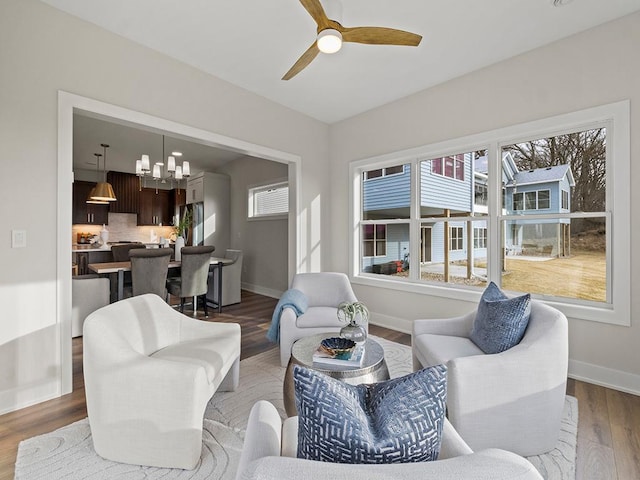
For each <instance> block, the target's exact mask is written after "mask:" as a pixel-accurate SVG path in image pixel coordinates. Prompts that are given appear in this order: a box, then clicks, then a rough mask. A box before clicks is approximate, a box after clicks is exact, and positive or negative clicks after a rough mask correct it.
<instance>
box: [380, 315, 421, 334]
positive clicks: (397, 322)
mask: <svg viewBox="0 0 640 480" xmlns="http://www.w3.org/2000/svg"><path fill="white" fill-rule="evenodd" d="M369 323H371V324H372V325H378V326H379V327H385V328H390V329H391V330H396V331H398V332H402V333H408V334H409V335H411V330H412V328H413V322H412V321H411V320H407V319H404V318H397V317H392V316H390V315H383V314H381V313H378V312H370V317H369Z"/></svg>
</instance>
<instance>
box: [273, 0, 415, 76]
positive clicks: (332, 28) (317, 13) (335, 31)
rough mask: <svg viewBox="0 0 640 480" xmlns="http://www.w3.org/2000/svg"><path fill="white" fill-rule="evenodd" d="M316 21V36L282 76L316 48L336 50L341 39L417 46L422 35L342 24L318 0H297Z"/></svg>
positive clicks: (294, 69) (296, 70)
mask: <svg viewBox="0 0 640 480" xmlns="http://www.w3.org/2000/svg"><path fill="white" fill-rule="evenodd" d="M300 3H301V4H302V6H303V7H304V8H305V9H306V10H307V12H309V14H310V15H311V17H313V19H314V20H315V22H316V24H317V25H318V37H317V38H316V40H315V41H314V42H313V44H312V45H311V46H310V47H309V48H308V49H307V51H306V52H304V53H303V54H302V56H301V57H300V58H299V59H298V61H297V62H296V63H294V64H293V67H291V68H290V69H289V71H288V72H287V73H285V75H284V77H282V80H289V79H291V78H293V77H294V76H296V75H297V74H298V73H300V72H301V71H302V70H303V69H304V68H305V67H306V66H307V65H309V64H310V63H311V62H312V61H313V59H314V58H316V56H317V55H318V53H319V52H323V53H335V52H337V51H338V50H340V47H341V46H342V42H354V43H366V44H368V45H406V46H411V47H417V46H418V45H419V44H420V41H421V40H422V36H421V35H418V34H415V33H411V32H405V31H404V30H396V29H393V28H385V27H343V26H342V25H340V23H339V22H337V21H335V20H331V19H330V18H328V17H327V14H326V13H325V11H324V8H322V4H321V3H320V0H300Z"/></svg>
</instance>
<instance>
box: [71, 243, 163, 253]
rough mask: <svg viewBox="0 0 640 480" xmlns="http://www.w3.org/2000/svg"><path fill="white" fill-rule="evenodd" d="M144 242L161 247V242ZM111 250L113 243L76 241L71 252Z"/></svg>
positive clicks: (147, 244) (148, 245)
mask: <svg viewBox="0 0 640 480" xmlns="http://www.w3.org/2000/svg"><path fill="white" fill-rule="evenodd" d="M140 243H142V245H146V246H147V247H159V246H160V244H159V243H157V242H156V243H151V242H149V243H144V242H140ZM169 245H170V246H171V245H173V243H170V244H169ZM110 251H111V245H109V244H107V245H104V246H100V245H96V244H93V243H85V244H81V243H80V244H76V243H74V244H73V245H72V246H71V252H72V253H78V252H110Z"/></svg>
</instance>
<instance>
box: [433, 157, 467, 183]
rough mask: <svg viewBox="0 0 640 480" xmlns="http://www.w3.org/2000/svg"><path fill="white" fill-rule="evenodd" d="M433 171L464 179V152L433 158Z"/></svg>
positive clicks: (437, 173)
mask: <svg viewBox="0 0 640 480" xmlns="http://www.w3.org/2000/svg"><path fill="white" fill-rule="evenodd" d="M431 173H434V174H436V175H442V176H445V177H449V178H455V179H456V180H463V181H464V154H458V155H450V156H447V157H441V158H434V159H432V160H431Z"/></svg>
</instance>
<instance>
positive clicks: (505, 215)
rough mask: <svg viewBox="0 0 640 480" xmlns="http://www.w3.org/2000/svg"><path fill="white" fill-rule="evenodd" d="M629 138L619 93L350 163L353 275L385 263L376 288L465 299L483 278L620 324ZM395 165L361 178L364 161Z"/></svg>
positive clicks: (373, 273) (624, 309)
mask: <svg viewBox="0 0 640 480" xmlns="http://www.w3.org/2000/svg"><path fill="white" fill-rule="evenodd" d="M614 127H615V128H614ZM532 132H535V133H532ZM541 132H542V133H541ZM629 138H630V135H629V104H628V102H621V103H619V104H613V105H609V106H604V107H596V108H593V109H589V110H585V111H581V112H576V113H573V114H567V115H563V116H559V117H555V118H550V119H545V120H540V121H536V122H532V123H530V124H523V125H518V126H515V127H508V128H505V129H501V130H497V131H492V132H487V133H485V134H477V135H473V136H471V137H465V138H461V139H458V140H452V141H447V142H443V143H439V144H436V145H430V146H424V147H420V148H416V149H411V150H408V151H404V152H399V153H397V154H389V155H384V156H382V157H377V158H375V159H370V160H364V161H358V162H354V163H353V164H352V172H353V174H354V178H357V179H358V182H357V187H355V185H356V184H354V187H355V188H356V190H357V194H356V195H354V197H353V199H354V202H355V205H354V208H353V213H354V215H356V218H355V220H356V223H359V224H360V227H359V228H360V232H361V234H360V235H358V238H359V240H358V242H357V243H354V244H353V245H354V253H355V256H354V260H355V262H354V263H353V264H352V265H353V273H354V281H356V282H362V283H368V282H369V281H372V282H374V283H372V284H375V280H376V278H378V277H379V276H380V274H379V273H378V272H385V271H386V272H388V273H387V274H386V278H387V279H388V280H392V282H390V283H385V284H384V285H385V286H386V287H387V288H394V287H393V281H394V280H395V281H397V282H398V283H400V282H402V285H403V286H402V287H398V288H403V289H406V288H408V287H407V283H409V284H412V285H415V288H416V289H418V290H416V291H426V292H429V293H430V294H433V295H446V296H449V297H451V296H452V295H454V294H453V293H449V294H447V293H445V292H446V290H447V289H448V288H450V289H453V290H457V291H459V293H456V294H455V297H456V298H469V299H470V300H477V297H476V296H468V297H467V296H466V295H467V294H466V293H464V292H472V291H474V290H475V291H476V292H477V291H481V290H482V288H484V286H485V285H486V284H487V282H488V281H494V282H495V283H497V284H498V285H500V286H501V287H502V288H504V289H506V290H508V291H511V292H514V293H518V292H526V293H531V294H532V295H533V296H534V297H535V298H541V299H543V300H546V301H553V302H554V304H555V305H558V306H561V307H562V309H563V311H564V312H565V313H566V314H567V315H568V316H572V317H574V318H586V319H590V320H596V321H604V322H609V323H617V324H623V325H626V324H629V312H630V306H629V302H630V292H629V277H630V269H629V262H628V255H629V254H630V238H629V218H630V217H629V215H630V209H629V197H630V188H629V185H628V182H629V174H628V172H629V163H630V160H629ZM506 139H510V140H509V141H507V140H506ZM513 139H518V140H517V141H514V140H513ZM460 145H465V146H466V148H465V150H461V149H460V148H459V146H460ZM469 147H471V148H469ZM400 165H403V166H404V168H403V172H404V175H402V177H406V182H405V181H402V182H400V181H397V182H395V183H393V184H392V183H388V185H387V184H384V185H383V183H382V182H383V179H381V180H380V184H379V185H376V187H375V188H373V187H371V188H369V187H367V185H366V184H367V182H366V181H365V179H366V178H367V177H366V176H365V175H364V173H365V172H371V171H377V170H379V171H381V172H385V171H386V170H385V169H388V168H390V167H395V168H398V166H400ZM465 169H466V170H465ZM442 177H446V178H452V179H455V180H458V182H450V181H448V180H447V179H446V178H442ZM374 200H375V201H374ZM479 206H480V207H479ZM614 219H615V221H614ZM382 222H383V223H384V227H385V228H384V240H385V241H384V242H381V241H380V240H379V239H378V235H377V233H376V227H377V225H379V224H381V223H382ZM356 231H357V230H356ZM380 238H382V236H380ZM378 243H384V247H378V246H377V244H378ZM382 248H384V250H382ZM372 256H377V257H378V261H377V262H376V264H375V265H374V264H372V263H371V262H369V263H367V261H365V260H366V258H370V257H372ZM387 264H389V265H391V266H390V267H389V268H388V269H385V267H383V266H382V265H387ZM394 264H396V265H397V266H398V269H395V267H393V265H394ZM409 266H410V267H411V268H409ZM400 267H402V268H400ZM401 270H402V271H401ZM434 283H435V284H437V285H438V287H439V288H438V289H433V288H431V285H432V284H434ZM443 286H444V287H446V288H444V289H443V288H442V287H443ZM411 288H414V287H411Z"/></svg>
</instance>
